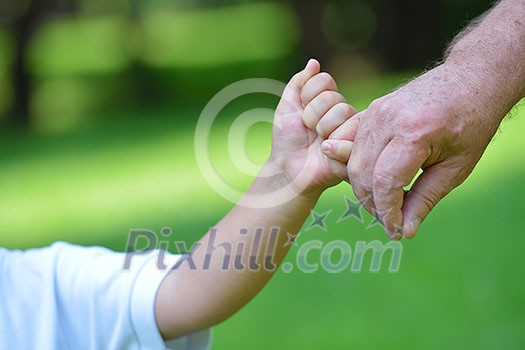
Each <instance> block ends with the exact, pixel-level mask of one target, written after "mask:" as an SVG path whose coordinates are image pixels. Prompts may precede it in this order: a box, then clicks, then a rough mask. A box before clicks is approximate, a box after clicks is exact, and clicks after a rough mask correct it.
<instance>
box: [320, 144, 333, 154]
mask: <svg viewBox="0 0 525 350" xmlns="http://www.w3.org/2000/svg"><path fill="white" fill-rule="evenodd" d="M321 150H322V151H323V152H325V153H330V152H332V144H331V143H330V142H328V141H324V142H323V143H322V144H321Z"/></svg>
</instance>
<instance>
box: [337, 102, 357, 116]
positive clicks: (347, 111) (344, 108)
mask: <svg viewBox="0 0 525 350" xmlns="http://www.w3.org/2000/svg"><path fill="white" fill-rule="evenodd" d="M334 108H337V111H338V113H339V114H340V115H342V116H344V119H349V118H350V117H351V116H352V115H353V114H354V113H355V110H354V108H353V107H352V106H350V105H349V104H348V103H346V102H339V103H337V104H336V105H335V106H334Z"/></svg>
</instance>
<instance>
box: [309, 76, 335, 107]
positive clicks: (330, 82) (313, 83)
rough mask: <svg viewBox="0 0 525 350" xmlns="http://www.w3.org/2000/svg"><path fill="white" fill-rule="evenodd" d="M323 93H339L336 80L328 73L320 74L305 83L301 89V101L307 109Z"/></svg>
mask: <svg viewBox="0 0 525 350" xmlns="http://www.w3.org/2000/svg"><path fill="white" fill-rule="evenodd" d="M323 91H337V84H336V83H335V80H334V78H332V76H331V75H330V74H328V73H325V72H323V73H319V74H316V75H314V76H313V77H311V78H310V79H309V80H308V81H307V82H305V84H304V86H303V88H302V89H301V101H302V103H303V106H304V107H306V106H307V105H308V104H309V103H310V102H312V100H313V99H314V98H316V97H317V96H318V95H319V94H320V93H322V92H323Z"/></svg>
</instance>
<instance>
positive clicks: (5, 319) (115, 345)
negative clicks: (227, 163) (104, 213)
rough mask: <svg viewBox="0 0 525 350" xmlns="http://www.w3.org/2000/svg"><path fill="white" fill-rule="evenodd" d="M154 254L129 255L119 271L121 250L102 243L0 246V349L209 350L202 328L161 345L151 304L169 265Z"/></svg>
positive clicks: (169, 260)
mask: <svg viewBox="0 0 525 350" xmlns="http://www.w3.org/2000/svg"><path fill="white" fill-rule="evenodd" d="M157 256H158V251H152V252H149V253H148V254H143V255H136V256H133V258H132V259H131V264H130V266H129V269H128V270H125V269H124V259H125V254H124V253H115V252H112V251H110V250H108V249H105V248H98V247H94V248H84V247H78V246H74V245H71V244H67V243H62V242H60V243H55V244H53V245H52V246H50V247H47V248H42V249H31V250H27V251H9V250H6V249H3V248H0V349H37V348H38V349H94V350H98V349H109V350H117V349H119V350H120V349H126V350H128V349H129V350H135V349H151V350H153V349H166V348H167V347H169V348H170V349H174V350H179V349H180V350H204V349H209V347H210V340H211V336H210V334H211V333H210V331H209V330H205V331H201V332H197V333H194V334H192V335H189V336H186V337H183V338H181V339H178V340H177V341H171V342H166V343H164V342H163V340H162V337H161V335H160V333H159V330H158V328H157V325H156V321H155V311H154V303H155V295H156V293H157V290H158V288H159V285H160V283H161V282H162V279H163V278H164V277H165V275H166V274H167V273H168V272H169V270H170V269H169V268H167V269H164V270H159V269H158V268H157V259H156V258H157ZM179 258H180V256H179V255H170V254H168V253H166V255H165V263H166V265H168V266H173V264H174V263H175V262H176V261H177V260H178V259H179ZM182 302H183V301H182Z"/></svg>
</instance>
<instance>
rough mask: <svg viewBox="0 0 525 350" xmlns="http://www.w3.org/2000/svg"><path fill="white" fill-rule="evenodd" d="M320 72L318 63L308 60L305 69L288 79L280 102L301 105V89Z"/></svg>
mask: <svg viewBox="0 0 525 350" xmlns="http://www.w3.org/2000/svg"><path fill="white" fill-rule="evenodd" d="M320 70H321V65H320V64H319V61H317V60H315V59H313V58H312V59H310V60H309V61H308V63H307V64H306V67H305V68H304V69H303V70H302V71H300V72H299V73H297V74H295V75H294V76H293V77H292V79H290V81H289V82H288V84H287V85H286V87H285V89H284V91H283V95H282V97H281V102H284V103H287V104H289V105H293V104H295V103H297V102H298V103H301V101H300V96H301V90H302V88H303V87H304V85H305V84H306V82H307V81H309V80H310V78H311V77H313V76H315V75H316V74H318V73H319V71H320Z"/></svg>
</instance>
